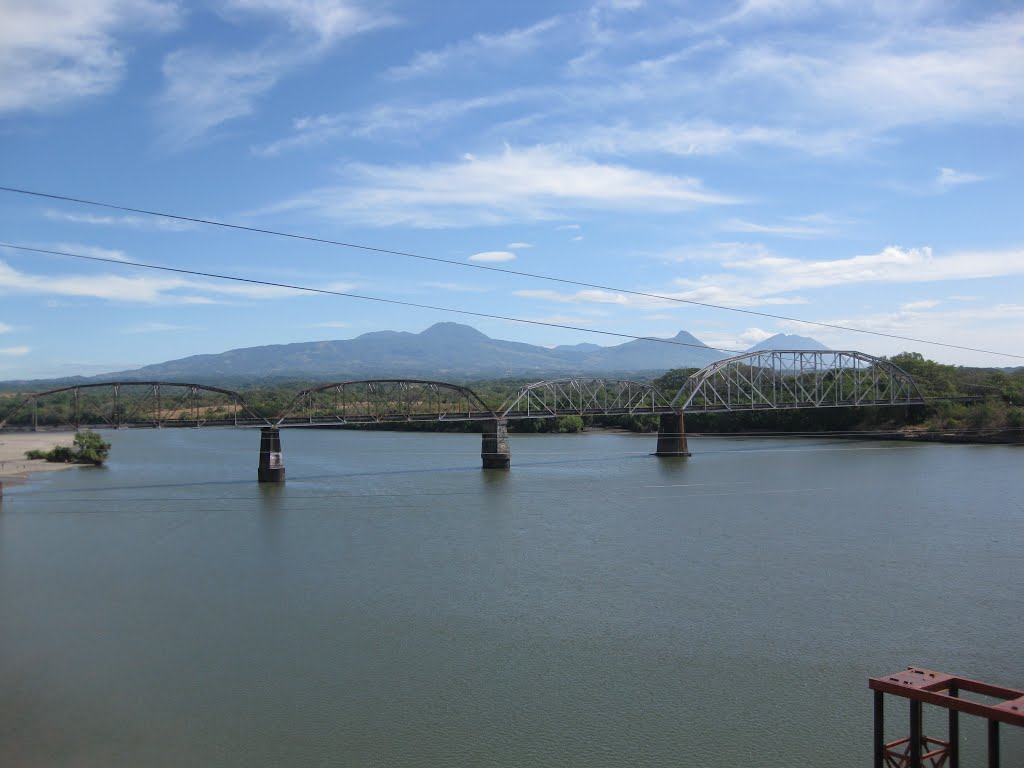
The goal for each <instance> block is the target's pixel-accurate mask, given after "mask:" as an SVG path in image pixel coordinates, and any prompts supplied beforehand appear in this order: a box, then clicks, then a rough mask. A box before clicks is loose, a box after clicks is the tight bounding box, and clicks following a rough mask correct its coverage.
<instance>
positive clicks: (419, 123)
mask: <svg viewBox="0 0 1024 768" xmlns="http://www.w3.org/2000/svg"><path fill="white" fill-rule="evenodd" d="M536 96H537V93H535V92H534V91H533V90H532V89H511V90H508V91H504V92H501V93H496V94H488V95H486V96H474V97H471V98H465V99H456V98H440V99H434V100H431V101H430V102H428V103H425V104H420V103H411V104H406V103H397V102H384V103H379V104H375V105H373V106H371V107H368V108H367V109H364V110H361V111H356V112H341V113H335V114H323V115H315V116H304V117H298V118H295V119H294V120H293V121H292V133H291V134H290V135H288V136H285V137H284V138H281V139H276V140H274V141H271V142H268V143H265V144H260V145H256V146H254V147H253V150H252V151H253V152H254V153H255V154H256V155H259V156H262V157H276V156H277V155H280V154H283V153H285V152H288V151H291V150H298V149H307V148H309V147H314V146H318V145H321V144H324V143H326V142H329V141H331V140H333V139H337V138H342V137H351V138H358V139H366V140H391V139H404V138H405V137H408V136H415V135H417V134H419V133H421V132H422V131H424V130H427V129H430V128H432V127H434V126H438V125H442V124H444V123H448V122H451V121H455V120H458V119H459V118H462V117H466V116H469V115H471V114H472V113H474V112H481V111H484V110H489V109H497V108H499V107H504V106H507V105H509V104H514V103H518V102H521V101H524V100H527V99H529V98H535V97H536Z"/></svg>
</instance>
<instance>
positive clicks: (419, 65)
mask: <svg viewBox="0 0 1024 768" xmlns="http://www.w3.org/2000/svg"><path fill="white" fill-rule="evenodd" d="M561 24H562V19H560V18H559V17H552V18H549V19H544V20H543V21H539V22H537V23H536V24H533V25H531V26H529V27H524V28H519V29H512V30H508V31H506V32H501V33H498V34H478V35H474V36H473V37H471V38H469V39H467V40H463V41H461V42H458V43H455V44H453V45H449V46H446V47H445V48H442V49H440V50H436V51H424V52H422V53H418V54H417V55H416V56H415V57H413V59H412V61H410V62H409V63H408V64H404V65H402V66H399V67H392V68H391V69H390V70H388V71H387V73H386V75H387V77H389V78H391V79H394V80H408V79H410V78H416V77H425V76H428V75H435V74H438V73H441V72H444V71H445V70H448V69H450V68H451V67H453V66H456V65H459V64H461V65H465V64H467V63H473V64H475V65H477V66H481V65H482V66H487V65H490V66H494V65H499V66H500V65H501V64H503V63H505V62H507V61H508V60H509V59H511V58H514V57H517V56H522V55H523V54H525V53H529V52H530V51H532V50H534V49H535V48H537V47H538V46H539V45H540V44H541V43H542V42H543V40H544V38H545V37H546V36H547V35H548V34H549V33H550V32H552V31H553V30H555V29H557V28H558V27H559V26H560V25H561Z"/></svg>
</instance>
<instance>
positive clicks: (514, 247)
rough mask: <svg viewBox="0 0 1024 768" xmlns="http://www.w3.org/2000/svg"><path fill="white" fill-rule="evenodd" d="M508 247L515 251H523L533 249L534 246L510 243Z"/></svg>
mask: <svg viewBox="0 0 1024 768" xmlns="http://www.w3.org/2000/svg"><path fill="white" fill-rule="evenodd" d="M507 247H508V248H510V249H511V250H513V251H521V250H523V249H525V248H533V245H531V244H530V243H509V244H508V246H507Z"/></svg>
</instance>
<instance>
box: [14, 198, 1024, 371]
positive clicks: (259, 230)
mask: <svg viewBox="0 0 1024 768" xmlns="http://www.w3.org/2000/svg"><path fill="white" fill-rule="evenodd" d="M0 192H10V193H12V194H17V195H27V196H30V197H39V198H45V199H49V200H59V201H61V202H67V203H78V204H80V205H91V206H95V207H98V208H107V209H109V210H115V211H122V212H124V213H137V214H141V215H144V216H155V217H159V218H164V219H173V220H175V221H184V222H189V223H192V224H202V225H205V226H211V227H221V228H224V229H231V230H236V231H240V232H252V233H255V234H260V235H272V236H274V237H283V238H288V239H291V240H303V241H306V242H310V243H320V244H322V245H333V246H337V247H341V248H352V249H356V250H361V251H368V252H371V253H381V254H387V255H390V256H402V257H405V258H410V259H419V260H421V261H430V262H434V263H438V264H448V265H450V266H455V267H463V268H469V269H478V270H483V271H485V272H497V273H499V274H505V275H515V276H517V277H526V278H530V279H532V280H544V281H547V282H552V283H559V284H561V285H574V286H578V287H581V288H594V289H597V290H601V291H614V292H616V293H623V294H626V295H629V296H640V297H643V298H647V299H655V300H658V301H669V302H674V303H677V304H689V305H691V306H696V307H705V308H707V309H717V310H722V311H726V312H738V313H740V314H744V315H753V316H756V317H767V318H770V319H772V320H785V321H786V322H792V323H802V324H804V325H813V326H817V327H819V328H830V329H832V330H838V331H848V332H851V333H863V334H867V335H870V336H879V337H882V338H886V339H896V340H898V341H909V342H913V343H915V344H929V345H932V346H936V347H944V348H946V349H959V350H963V351H966V352H980V353H983V354H986V355H997V356H1000V357H1012V358H1016V359H1024V355H1015V354H1011V353H1009V352H998V351H995V350H991V349H980V348H978V347H967V346H961V345H959V344H950V343H948V342H944V341H933V340H931V339H919V338H915V337H913V336H902V335H900V334H895V333H885V332H884V331H872V330H868V329H866V328H856V327H853V326H849V325H840V324H838V323H826V322H822V321H819V320H803V319H801V318H799V317H790V316H788V315H776V314H773V313H771V312H759V311H757V310H754V309H742V308H740V307H729V306H725V305H723V304H712V303H710V302H704V301H696V300H694V299H683V298H679V297H678V296H665V295H662V294H657V293H647V292H645V291H634V290H630V289H628V288H616V287H614V286H608V285H602V284H600V283H588V282H585V281H582V280H570V279H568V278H564V277H554V276H552V275H543V274H540V273H536V272H523V271H520V270H516V269H508V268H506V267H493V266H489V265H486V264H473V263H469V262H464V261H456V260H454V259H443V258H441V257H439V256H426V255H424V254H419V253H412V252H410V251H398V250H393V249H390V248H380V247H377V246H371V245H363V244H360V243H349V242H345V241H343V240H332V239H330V238H325V237H316V236H314V235H305V234H301V233H297V232H286V231H283V230H274V229H266V228H264V227H255V226H249V225H245V224H235V223H231V222H226V221H217V220H215V219H204V218H199V217H197V216H183V215H181V214H176V213H166V212H163V211H152V210H148V209H145V208H135V207H131V206H127V205H118V204H116V203H105V202H101V201H97V200H89V199H86V198H80V197H71V196H69V195H58V194H55V193H52V192H39V191H36V190H30V189H19V188H17V187H6V186H0ZM63 255H69V254H63ZM115 263H126V262H115ZM136 266H144V267H145V266H151V265H139V264H137V265H136ZM166 269H170V268H166ZM181 271H183V272H186V273H187V271H185V270H181ZM195 274H200V273H195ZM205 276H207V277H222V279H237V280H241V278H223V276H215V275H205ZM249 282H254V283H260V281H256V280H253V281H249ZM262 284H263V285H275V284H274V283H269V282H268V283H262ZM288 287H292V286H288ZM296 290H311V289H303V288H296ZM321 292H323V293H329V292H328V291H321ZM343 295H346V296H349V297H352V298H369V297H365V296H355V295H353V294H343ZM370 300H373V301H388V300H387V299H370ZM391 303H393V304H404V303H405V302H400V301H392V302H391ZM408 306H422V307H424V308H428V309H440V310H441V311H446V312H462V310H454V309H446V308H439V307H426V306H425V305H415V304H408ZM462 313H463V314H469V315H474V314H475V315H478V316H481V317H495V318H499V319H505V320H512V321H513V322H534V321H525V320H520V319H516V318H501V317H500V316H497V315H487V314H483V313H474V312H462ZM534 324H537V325H549V326H552V327H555V328H568V329H570V330H580V331H586V332H588V333H603V334H606V335H610V336H626V337H628V338H643V339H650V340H657V339H651V337H646V336H643V337H640V336H628V334H615V333H610V332H605V331H593V330H591V329H587V328H576V327H574V326H566V325H558V324H557V323H540V322H535V323H534ZM661 341H664V339H662V340H661ZM673 343H676V344H679V345H680V346H697V345H695V344H689V345H688V344H684V343H682V342H673ZM709 349H718V350H719V351H723V352H734V351H736V350H723V349H721V348H719V347H709Z"/></svg>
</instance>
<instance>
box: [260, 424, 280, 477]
mask: <svg viewBox="0 0 1024 768" xmlns="http://www.w3.org/2000/svg"><path fill="white" fill-rule="evenodd" d="M256 474H257V477H258V478H259V481H260V482H261V483H283V482H284V462H283V461H282V460H281V431H280V430H279V429H278V428H277V427H263V428H262V429H261V430H260V466H259V469H258V470H257V473H256Z"/></svg>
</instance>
